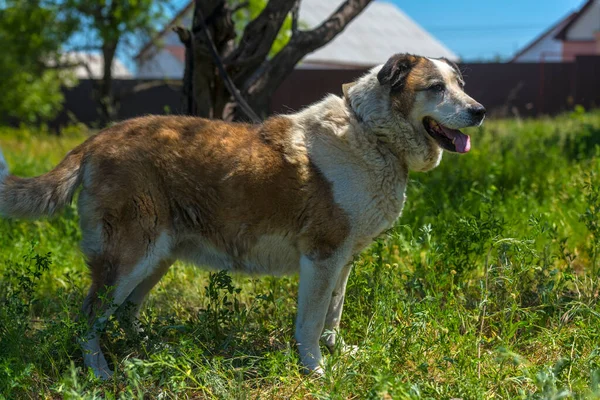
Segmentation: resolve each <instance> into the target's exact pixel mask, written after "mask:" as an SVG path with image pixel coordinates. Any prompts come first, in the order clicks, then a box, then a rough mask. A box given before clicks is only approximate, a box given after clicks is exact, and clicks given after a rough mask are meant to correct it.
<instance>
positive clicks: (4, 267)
mask: <svg viewBox="0 0 600 400" xmlns="http://www.w3.org/2000/svg"><path fill="white" fill-rule="evenodd" d="M469 133H470V134H471V135H472V142H473V148H472V150H471V152H470V153H469V154H465V155H451V154H446V155H444V160H443V161H442V163H441V165H440V166H439V167H438V168H437V169H435V170H434V171H431V172H430V173H427V174H411V176H410V179H411V182H410V184H409V188H408V193H407V204H406V208H405V210H404V212H403V215H402V217H401V219H400V220H399V222H398V224H397V226H396V227H395V228H394V229H392V230H391V231H390V232H388V234H386V235H385V236H384V237H381V238H379V239H378V240H377V241H376V242H375V243H374V244H373V246H371V247H370V248H369V249H368V250H366V251H365V252H364V253H363V254H361V255H360V257H357V258H356V260H355V262H354V271H353V273H352V275H351V277H350V281H349V284H348V289H347V298H346V302H345V310H344V316H343V318H342V335H343V337H344V340H345V341H346V343H349V344H355V345H358V346H360V350H359V351H358V353H357V354H356V355H349V354H344V353H343V352H340V353H336V354H334V355H330V356H327V357H326V371H327V373H326V376H325V377H324V378H323V379H320V380H319V379H316V380H315V379H312V378H307V377H303V376H302V375H301V374H300V369H299V366H298V357H297V355H296V351H295V348H294V341H293V328H294V326H293V321H294V314H295V310H296V308H295V296H296V292H297V278H269V277H267V278H261V279H251V278H247V277H243V276H233V277H232V276H230V275H228V274H226V273H224V272H218V273H207V272H203V271H201V270H199V269H197V268H194V267H191V266H187V265H182V264H178V265H176V266H174V267H173V268H172V269H171V270H170V271H169V272H168V273H167V275H166V276H165V277H164V278H163V280H162V281H161V282H160V283H159V284H158V286H157V288H155V289H154V290H153V292H152V293H151V295H150V297H149V299H148V301H147V304H146V307H145V308H144V309H143V312H142V316H141V321H140V323H141V327H142V328H143V334H142V335H135V334H134V335H132V334H128V333H126V331H125V330H124V329H123V328H122V327H121V326H120V324H119V323H118V321H112V323H111V324H109V327H108V328H107V332H106V335H105V339H104V343H105V350H106V355H107V358H108V359H109V363H112V364H114V367H115V369H116V371H117V372H116V375H115V379H114V380H113V381H110V382H105V383H102V382H98V381H97V380H95V379H94V378H93V377H91V376H90V375H89V372H87V371H84V370H83V369H82V359H81V354H80V352H79V350H78V349H77V346H76V344H75V338H76V337H77V334H78V332H79V329H80V327H79V326H78V324H77V323H75V322H73V321H74V320H75V317H76V316H77V315H78V309H79V307H80V305H81V302H82V300H83V297H84V295H85V291H86V288H87V285H88V284H89V278H88V277H87V274H86V269H85V266H84V265H83V260H82V258H81V255H80V253H79V251H78V248H77V245H78V242H79V240H80V234H79V230H78V228H77V214H76V211H75V209H74V208H73V207H71V208H68V209H67V210H66V211H65V212H64V213H63V214H62V215H60V216H59V217H57V218H54V219H51V220H43V221H35V222H32V221H8V220H0V249H2V251H0V332H1V334H0V397H2V396H4V397H6V398H11V399H12V398H31V397H45V398H50V397H51V398H123V399H125V398H148V397H150V398H154V397H156V398H158V397H162V398H178V397H184V398H304V397H314V398H370V399H379V398H385V399H389V398H393V399H447V398H464V399H476V398H501V399H562V398H569V399H584V398H586V399H587V398H600V304H599V302H598V298H599V295H598V294H599V287H600V285H599V283H600V282H599V276H598V273H599V271H600V266H599V261H600V260H599V257H598V254H599V251H600V243H599V240H598V237H599V235H600V231H599V229H600V228H599V226H598V216H599V214H598V213H599V212H600V211H599V210H600V175H599V174H598V171H599V170H600V147H599V145H600V113H598V112H592V113H585V112H583V111H581V110H579V111H577V112H575V113H572V114H570V115H563V116H561V117H558V118H553V119H541V120H525V121H520V120H504V121H486V124H485V127H482V128H477V129H472V131H471V132H469ZM83 139H84V136H83V135H80V134H77V132H74V131H72V132H70V133H69V134H67V135H64V137H62V138H56V137H50V136H47V135H44V134H38V133H37V132H34V131H28V130H7V129H4V130H2V129H0V142H1V143H2V146H3V150H4V151H5V154H6V157H7V159H8V161H9V164H10V165H11V167H12V171H13V172H14V173H16V174H19V175H23V176H33V175H37V174H40V173H42V172H44V171H47V170H49V169H50V168H51V167H52V166H54V165H55V164H56V163H57V162H58V161H59V160H60V158H61V157H62V156H64V154H65V153H66V152H67V151H68V150H70V149H71V148H72V147H73V146H74V145H75V144H76V143H78V142H80V141H81V140H83ZM32 240H33V241H35V243H37V244H36V245H35V247H34V249H33V250H32V248H31V241H32ZM48 253H51V255H52V258H51V259H52V264H49V262H48V260H49V258H48ZM38 255H39V256H38ZM46 267H48V269H47V268H46ZM32 348H35V349H36V351H27V350H28V349H32Z"/></svg>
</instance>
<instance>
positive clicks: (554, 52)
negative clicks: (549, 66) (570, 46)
mask: <svg viewBox="0 0 600 400" xmlns="http://www.w3.org/2000/svg"><path fill="white" fill-rule="evenodd" d="M555 34H556V33H555V32H554V31H553V32H552V33H551V34H550V35H548V36H546V37H544V38H543V39H542V40H540V41H539V42H537V43H536V44H534V45H533V46H532V47H531V48H529V49H528V50H526V51H525V52H524V53H523V54H520V55H518V56H516V57H515V58H514V59H513V62H541V61H549V62H558V61H561V60H562V51H563V46H562V42H561V41H560V40H556V39H554V35H555Z"/></svg>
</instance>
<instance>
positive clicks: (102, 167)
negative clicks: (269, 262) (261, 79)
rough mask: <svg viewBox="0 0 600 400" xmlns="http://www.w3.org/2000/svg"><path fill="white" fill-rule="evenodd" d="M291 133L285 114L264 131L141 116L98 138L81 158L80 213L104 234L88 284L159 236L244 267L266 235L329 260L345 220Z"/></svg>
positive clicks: (111, 273)
mask: <svg viewBox="0 0 600 400" xmlns="http://www.w3.org/2000/svg"><path fill="white" fill-rule="evenodd" d="M292 129H293V124H292V122H291V120H290V119H289V118H286V117H275V118H270V119H268V120H267V121H265V123H264V124H262V125H248V124H230V123H225V122H222V121H209V120H203V119H199V118H189V117H145V118H141V119H135V120H131V121H126V122H124V123H121V124H118V125H116V126H114V127H111V128H110V129H108V130H105V131H104V132H102V133H100V134H99V135H98V136H97V137H96V138H94V140H93V141H92V143H91V144H90V146H89V149H88V153H87V159H88V161H87V163H86V171H87V172H88V174H89V182H88V181H85V182H84V192H85V193H84V196H85V198H87V199H90V203H91V204H89V205H87V206H86V208H87V209H86V210H82V224H85V226H86V229H91V228H89V227H93V226H101V227H102V238H103V240H102V242H103V246H104V247H103V248H102V250H101V251H100V254H93V255H91V259H90V266H91V268H92V275H93V278H94V281H95V282H103V284H104V285H106V284H107V285H111V284H113V283H114V281H115V279H117V276H116V274H118V275H126V274H127V273H128V271H129V270H130V269H131V268H133V266H135V265H136V263H137V262H139V260H140V259H141V258H142V257H143V256H144V254H145V253H146V252H147V248H148V246H151V245H152V243H153V242H154V241H155V240H156V238H157V236H158V235H159V234H160V233H161V232H164V231H166V232H169V233H170V235H172V236H173V237H175V238H176V240H177V243H178V244H179V245H181V246H184V247H185V246H188V245H192V243H189V241H190V240H191V241H192V242H193V241H194V238H202V239H203V240H208V241H209V242H210V243H211V245H212V246H214V247H215V248H217V249H220V250H221V251H223V252H227V253H228V254H230V255H234V257H236V258H238V259H239V260H240V262H242V260H243V258H244V255H245V254H246V253H247V252H248V251H249V250H250V249H251V248H252V246H253V245H254V244H256V242H257V241H258V239H259V238H260V237H261V236H263V235H279V236H283V237H286V238H288V239H289V240H290V242H291V243H295V244H297V245H298V246H299V248H298V251H300V252H302V253H304V254H307V255H309V256H311V257H314V258H317V259H319V258H327V257H329V256H330V255H331V254H332V253H333V252H334V251H335V250H336V248H337V247H339V246H340V245H341V243H342V242H343V241H344V239H345V238H346V236H347V234H348V232H349V222H348V219H347V217H346V215H345V213H344V212H343V211H342V210H341V208H340V207H339V206H337V204H336V203H335V202H334V200H333V194H332V190H331V187H330V184H329V182H327V181H326V180H325V179H324V177H323V176H322V174H321V173H320V171H319V170H318V169H317V168H316V167H315V166H314V165H313V164H312V163H310V161H309V160H308V157H307V156H306V154H305V152H304V151H303V150H302V149H295V148H294V147H293V146H290V141H291V137H290V135H291V133H292ZM166 139H167V140H166ZM86 213H87V214H86ZM84 214H85V215H84ZM84 230H85V229H84ZM175 251H176V249H175ZM98 256H99V257H100V259H98ZM115 268H119V272H117V271H116V270H115Z"/></svg>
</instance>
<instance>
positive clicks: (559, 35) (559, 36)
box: [554, 0, 594, 40]
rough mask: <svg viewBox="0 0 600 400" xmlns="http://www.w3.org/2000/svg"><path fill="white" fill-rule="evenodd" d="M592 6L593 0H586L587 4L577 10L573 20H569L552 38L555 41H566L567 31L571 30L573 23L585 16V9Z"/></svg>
mask: <svg viewBox="0 0 600 400" xmlns="http://www.w3.org/2000/svg"><path fill="white" fill-rule="evenodd" d="M592 4H594V0H588V1H587V3H585V4H584V5H583V7H581V8H580V9H579V11H576V12H575V13H574V14H575V15H574V16H573V18H571V20H570V21H569V22H568V23H567V24H566V25H565V26H563V28H562V29H561V30H560V31H559V32H558V33H557V34H556V35H555V36H554V37H555V38H556V39H559V40H567V32H568V31H569V29H571V26H572V25H573V24H574V23H575V21H577V20H578V19H579V18H580V17H581V16H582V15H583V14H585V12H586V11H587V9H588V8H589V7H590V6H591V5H592Z"/></svg>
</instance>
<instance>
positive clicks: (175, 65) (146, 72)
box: [136, 48, 185, 79]
mask: <svg viewBox="0 0 600 400" xmlns="http://www.w3.org/2000/svg"><path fill="white" fill-rule="evenodd" d="M184 69H185V66H184V65H183V63H181V62H180V61H179V60H178V59H176V58H175V57H174V56H173V55H172V54H171V53H169V51H168V50H166V49H164V48H161V49H160V50H158V52H156V53H155V54H154V55H152V56H150V57H148V58H145V59H144V60H140V61H139V62H138V71H137V74H136V77H137V78H141V79H162V78H168V79H182V78H183V71H184Z"/></svg>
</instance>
